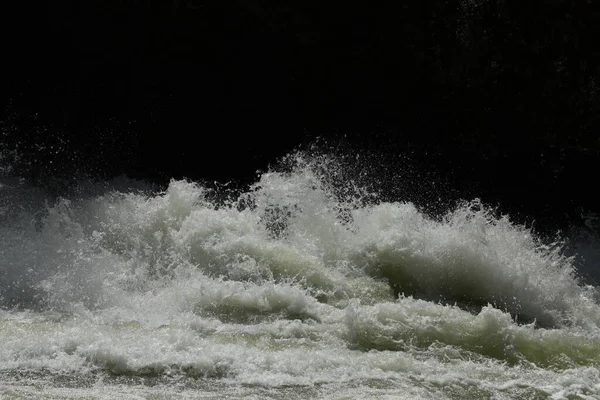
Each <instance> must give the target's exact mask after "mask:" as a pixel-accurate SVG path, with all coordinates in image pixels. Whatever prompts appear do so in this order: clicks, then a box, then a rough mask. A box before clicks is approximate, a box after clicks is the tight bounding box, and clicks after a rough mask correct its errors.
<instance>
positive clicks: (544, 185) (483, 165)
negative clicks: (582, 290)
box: [1, 0, 600, 225]
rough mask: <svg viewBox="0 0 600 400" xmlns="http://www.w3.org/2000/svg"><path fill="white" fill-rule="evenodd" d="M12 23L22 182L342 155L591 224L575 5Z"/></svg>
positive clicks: (395, 7)
mask: <svg viewBox="0 0 600 400" xmlns="http://www.w3.org/2000/svg"><path fill="white" fill-rule="evenodd" d="M13 3H18V4H11V5H10V7H13V9H12V10H7V11H6V12H3V13H2V15H3V17H2V18H4V19H5V21H2V22H4V23H3V24H2V26H3V27H4V28H3V29H4V30H5V32H2V33H3V36H2V37H3V38H5V40H6V41H7V43H6V45H5V46H3V48H4V49H5V50H3V51H4V55H5V56H6V57H5V58H4V59H5V60H10V61H9V62H8V63H6V64H7V66H8V72H5V76H4V79H2V92H1V96H2V98H1V101H2V102H3V103H2V106H3V113H4V115H3V117H2V122H1V124H2V135H3V136H2V142H1V144H2V148H3V149H4V151H5V152H6V151H7V149H8V150H10V149H13V150H14V148H15V146H16V145H17V144H18V146H19V147H18V151H19V152H20V154H22V155H24V156H23V159H25V160H27V162H26V163H25V164H26V165H25V166H24V167H23V169H24V170H28V172H27V173H29V174H31V175H32V176H34V177H35V179H41V180H43V178H39V177H40V176H46V175H55V174H72V173H73V171H76V170H78V171H84V172H88V173H93V174H96V175H99V176H111V175H116V174H120V173H127V174H130V175H133V176H136V177H141V178H146V179H152V180H158V181H161V180H163V181H164V180H165V179H168V178H170V177H183V176H185V177H188V178H191V179H206V180H221V181H226V180H230V179H238V180H241V181H243V182H247V181H250V180H252V179H253V178H254V174H255V171H256V170H257V169H264V168H266V167H267V165H268V164H269V163H272V162H274V161H275V160H276V159H277V158H278V157H281V156H283V155H285V154H286V153H287V152H288V151H290V150H291V149H293V148H294V147H295V146H297V145H299V144H303V143H304V144H305V143H308V142H310V141H311V140H312V139H314V137H316V136H325V137H329V138H330V142H334V143H335V142H336V141H337V140H339V139H340V138H342V137H345V139H344V140H345V141H347V142H350V143H352V145H353V146H354V148H356V147H359V148H364V149H366V148H368V149H370V150H372V151H373V152H380V153H381V154H382V157H383V158H388V159H390V160H393V159H395V157H396V156H397V155H402V156H406V157H408V158H410V160H411V163H412V164H413V165H414V168H413V169H414V170H419V169H421V170H427V171H430V174H428V175H426V176H417V175H418V174H417V175H414V176H413V178H412V179H413V180H415V181H417V184H420V185H422V186H423V185H424V186H426V187H427V190H423V193H424V194H423V195H424V196H425V197H429V198H430V199H437V198H438V197H440V196H444V195H445V196H450V195H451V196H454V197H456V198H458V197H475V196H476V197H481V198H482V199H483V200H484V201H485V202H488V203H491V204H500V205H501V207H503V209H504V210H505V211H508V212H511V213H513V214H515V215H523V216H527V218H529V219H530V220H531V219H536V220H538V221H542V222H541V223H546V222H547V223H548V225H553V224H559V225H560V223H561V221H565V220H567V219H568V218H572V217H577V216H578V215H579V214H580V213H581V211H582V210H591V211H598V209H599V208H600V201H598V199H597V198H595V197H594V196H593V195H592V194H591V189H592V188H593V187H594V186H595V183H594V181H595V174H596V173H597V172H596V171H598V161H599V160H600V141H599V139H598V138H599V135H598V132H599V129H600V92H599V89H598V88H599V87H600V86H599V85H600V46H599V43H598V40H599V39H598V38H600V25H599V24H598V23H597V21H598V20H599V19H600V11H599V10H600V7H598V6H597V4H594V2H593V1H592V0H589V1H579V2H567V1H559V0H550V1H544V2H533V3H532V2H529V3H528V4H527V5H523V3H522V2H519V1H515V0H503V1H501V0H464V1H458V0H457V1H452V0H451V1H445V2H442V1H421V0H409V1H402V2H397V1H395V2H392V1H390V2H383V3H378V4H377V5H369V7H368V8H367V7H358V6H351V5H349V4H348V3H347V2H337V1H332V2H325V3H324V2H315V4H311V3H312V2H305V1H289V2H274V1H259V0H238V1H234V2H223V1H209V0H204V1H202V0H173V1H166V0H165V1H152V0H137V1H135V0H102V1H100V0H89V1H85V2H79V1H61V2H49V1H48V2H45V3H46V4H44V5H42V6H39V7H33V6H32V5H30V4H27V3H26V2H13ZM3 7H9V5H6V6H3ZM390 165H391V166H393V165H394V164H393V163H390ZM433 176H435V178H433ZM431 181H438V182H445V184H444V185H445V186H444V187H452V189H453V192H452V193H449V192H448V191H447V190H446V189H439V185H438V188H437V189H436V188H435V185H434V184H432V183H431ZM543 221H546V222H543Z"/></svg>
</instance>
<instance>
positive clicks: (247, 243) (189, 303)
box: [0, 154, 600, 398]
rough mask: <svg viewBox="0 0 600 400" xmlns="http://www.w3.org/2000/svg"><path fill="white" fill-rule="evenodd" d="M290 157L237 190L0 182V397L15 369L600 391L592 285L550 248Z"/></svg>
mask: <svg viewBox="0 0 600 400" xmlns="http://www.w3.org/2000/svg"><path fill="white" fill-rule="evenodd" d="M295 157H296V158H295V159H294V163H295V167H293V168H290V169H289V170H288V171H286V172H277V171H270V172H268V173H265V174H263V175H262V176H261V177H260V179H259V180H258V181H257V182H256V183H255V184H254V185H252V186H251V187H250V188H249V190H248V191H247V192H246V193H242V194H241V195H240V196H239V198H238V199H237V200H234V201H219V199H218V193H215V192H214V191H212V190H210V189H208V188H206V187H203V186H202V185H200V184H197V183H193V182H188V181H172V182H171V183H170V184H169V186H168V187H167V188H166V190H165V191H163V192H158V193H157V192H149V191H145V192H144V191H140V190H137V189H135V190H134V189H132V190H126V189H124V188H123V182H120V183H119V184H118V186H117V185H115V186H113V187H110V185H106V186H105V188H102V187H99V186H93V185H91V186H90V187H91V189H89V190H87V191H86V190H83V191H80V193H79V194H78V195H72V196H66V197H62V198H60V197H55V196H53V195H50V194H48V193H45V192H43V191H40V190H39V189H35V188H31V187H29V186H28V184H27V183H25V182H19V181H18V180H17V181H15V180H14V179H8V178H6V179H5V180H4V181H2V186H1V187H0V193H2V194H3V197H2V202H1V203H0V205H1V207H2V208H1V210H0V211H1V212H2V214H0V217H1V219H0V222H1V224H0V234H1V235H2V236H1V240H0V250H1V251H0V265H1V267H2V269H1V271H0V305H1V306H2V310H0V342H1V343H2V346H1V347H0V373H2V374H3V375H2V376H3V379H2V380H3V382H6V383H4V384H2V385H4V386H2V385H0V395H10V396H12V394H11V393H16V394H15V396H30V395H31V393H32V391H34V392H35V390H34V389H31V387H29V386H27V384H26V385H22V384H20V383H18V382H19V381H18V377H19V376H25V375H27V374H29V375H27V376H30V378H28V379H30V380H29V381H27V380H26V381H27V382H34V381H36V382H42V383H40V384H39V387H43V388H46V389H44V390H46V392H43V393H42V392H37V394H38V395H40V396H41V397H43V396H46V395H47V396H50V397H52V396H54V397H58V398H60V396H62V395H63V394H61V393H60V392H59V390H58V389H59V388H60V387H65V388H70V391H68V390H67V391H66V392H65V393H64V394H65V396H67V397H68V396H73V397H77V396H79V395H80V394H81V395H82V396H85V395H90V396H96V395H97V394H98V393H100V392H104V393H108V392H110V393H120V395H131V396H134V397H135V396H146V395H149V394H148V392H147V388H148V387H150V386H148V385H154V386H153V387H157V388H158V387H160V388H162V389H161V390H165V391H166V393H168V394H169V395H173V394H174V390H175V389H174V388H178V389H177V390H179V392H178V393H180V394H181V395H182V396H183V397H185V396H187V395H188V394H189V395H190V397H193V396H194V395H193V394H192V392H190V391H189V390H191V388H194V387H200V386H202V387H203V390H206V392H203V393H217V394H226V395H232V396H237V395H240V396H242V395H241V394H240V393H242V394H246V395H247V396H250V397H252V396H256V397H260V396H265V395H272V396H275V397H285V396H300V397H301V396H303V395H304V396H309V397H311V396H312V397H331V398H335V397H336V396H337V395H348V396H349V397H364V398H381V397H385V396H391V397H393V398H469V397H475V398H486V397H487V398H491V397H494V398H518V397H521V398H528V397H535V396H538V397H541V398H544V397H550V396H554V397H556V398H561V396H562V397H564V398H567V397H568V396H579V397H581V398H585V396H588V397H594V396H598V395H599V394H600V385H598V382H599V381H600V377H599V374H598V365H599V364H600V353H599V352H598V348H600V329H599V327H600V307H599V306H598V304H597V303H596V302H595V300H594V299H595V296H596V294H595V288H593V287H590V286H585V285H583V284H581V283H580V282H579V281H578V279H577V278H576V271H575V270H574V267H573V262H572V261H573V260H572V259H571V258H569V257H566V256H564V255H563V253H562V251H561V248H560V246H555V245H547V244H545V243H544V242H542V241H540V240H539V239H537V238H536V237H535V235H534V234H533V233H532V232H531V231H530V230H528V229H526V228H524V227H522V226H517V225H515V224H513V223H512V222H511V221H510V219H509V218H508V217H498V216H496V215H495V214H494V213H493V212H492V211H490V210H489V209H487V208H486V207H485V205H482V204H480V202H478V201H472V202H468V203H464V204H462V205H459V206H457V207H456V208H455V209H454V210H451V211H450V212H448V214H447V215H446V216H445V217H444V218H440V219H433V218H430V217H428V216H427V215H425V214H423V213H422V212H420V211H419V210H418V209H417V208H416V207H415V206H414V205H413V204H411V203H407V202H381V201H377V196H374V195H369V193H367V192H366V190H365V189H364V188H362V189H361V188H359V187H356V184H354V183H351V182H349V181H348V180H347V179H346V177H347V175H348V173H347V172H346V173H342V172H339V173H338V172H336V171H335V168H336V164H335V158H326V157H323V156H322V157H320V158H318V157H317V158H314V159H311V158H310V157H308V156H306V155H302V154H299V155H296V156H295ZM3 179H4V178H3ZM353 187H354V189H353ZM56 376H63V377H66V378H65V379H66V381H65V382H66V383H52V382H54V381H53V379H54V377H56ZM124 377H127V379H130V381H129V383H128V384H124V386H119V385H121V383H119V382H121V381H119V379H121V378H123V379H124ZM131 379H133V380H136V381H135V382H137V383H132V382H133V381H131ZM105 380H108V381H110V382H112V383H110V382H109V383H103V382H105ZM111 380H112V381H111ZM72 381H74V382H76V383H74V384H71V383H69V382H72ZM91 381H93V382H94V384H93V385H92V384H90V383H89V382H91ZM53 385H54V386H53ZM61 385H62V386H61ZM198 385H200V386H198ZM210 387H212V388H213V389H214V390H215V391H214V392H213V391H211V390H212V389H210ZM289 387H294V388H296V389H295V390H293V391H289V390H288V389H287V388H289ZM119 388H121V389H119ZM215 388H216V389H215ZM231 388H238V389H239V391H238V392H235V390H233V389H231ZM65 390H66V389H65ZM182 393H186V394H185V395H184V394H182ZM236 393H237V394H236ZM269 393H270V394H269ZM344 393H345V394H344ZM150 395H151V394H150ZM38 397H39V396H38ZM242 397H243V396H242Z"/></svg>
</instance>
